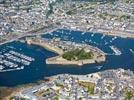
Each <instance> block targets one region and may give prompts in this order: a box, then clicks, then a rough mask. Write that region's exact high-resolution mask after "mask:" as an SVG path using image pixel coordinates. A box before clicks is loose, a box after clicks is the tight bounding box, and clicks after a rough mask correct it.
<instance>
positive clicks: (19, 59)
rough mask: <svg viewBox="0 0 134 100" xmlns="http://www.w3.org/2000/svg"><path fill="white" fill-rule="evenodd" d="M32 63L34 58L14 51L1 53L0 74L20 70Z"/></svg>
mask: <svg viewBox="0 0 134 100" xmlns="http://www.w3.org/2000/svg"><path fill="white" fill-rule="evenodd" d="M32 61H34V58H31V57H29V56H26V55H24V54H20V53H18V52H16V51H12V50H11V51H7V52H5V51H4V52H1V54H0V72H6V71H15V70H22V69H24V66H29V65H30V63H31V62H32Z"/></svg>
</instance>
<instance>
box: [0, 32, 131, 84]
mask: <svg viewBox="0 0 134 100" xmlns="http://www.w3.org/2000/svg"><path fill="white" fill-rule="evenodd" d="M70 32H71V33H70ZM93 34H94V35H93ZM42 37H44V38H53V37H60V38H61V39H62V40H66V41H67V40H69V41H73V42H83V43H87V44H90V45H93V46H96V47H98V48H100V49H101V50H103V51H104V52H105V53H108V54H110V55H108V56H107V60H106V61H105V62H103V63H99V64H89V65H83V66H81V67H78V66H75V65H66V66H63V65H46V63H45V59H46V58H49V57H52V56H55V55H56V54H55V53H52V52H50V51H48V50H45V49H44V48H42V47H39V46H34V45H27V44H25V43H20V42H16V41H14V42H11V43H8V44H4V45H2V46H0V51H2V50H4V49H6V50H7V51H8V50H14V51H17V52H20V53H23V54H26V55H28V56H30V57H33V58H35V61H34V62H32V63H31V65H30V66H27V67H25V68H24V69H23V70H19V71H11V72H4V73H0V86H16V85H21V84H26V83H31V82H36V81H38V80H41V79H44V78H45V77H49V76H53V75H57V74H64V73H69V74H83V75H84V74H89V73H94V72H99V71H103V70H107V69H117V68H124V69H130V70H132V71H134V54H133V53H132V52H130V50H129V49H132V50H134V39H128V38H126V39H123V38H115V39H114V37H113V36H105V37H104V38H102V34H99V33H89V32H87V33H85V34H83V35H82V32H80V31H70V30H63V29H59V30H57V31H55V32H53V33H51V34H46V35H43V36H42ZM111 45H114V46H116V47H117V48H118V49H119V50H120V51H121V52H122V54H121V55H120V56H116V55H111V54H113V51H112V50H111V49H110V47H109V46H111ZM8 46H12V47H14V48H12V49H11V48H10V49H9V48H8ZM97 66H103V67H102V68H101V69H99V68H98V67H97Z"/></svg>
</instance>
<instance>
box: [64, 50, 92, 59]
mask: <svg viewBox="0 0 134 100" xmlns="http://www.w3.org/2000/svg"><path fill="white" fill-rule="evenodd" d="M62 57H63V58H64V59H67V60H70V61H72V60H84V59H91V58H93V53H92V52H86V51H85V50H84V49H75V50H72V51H68V52H65V53H64V54H63V55H62Z"/></svg>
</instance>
